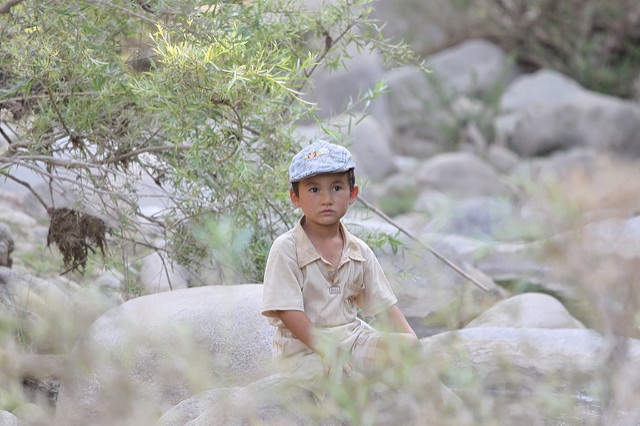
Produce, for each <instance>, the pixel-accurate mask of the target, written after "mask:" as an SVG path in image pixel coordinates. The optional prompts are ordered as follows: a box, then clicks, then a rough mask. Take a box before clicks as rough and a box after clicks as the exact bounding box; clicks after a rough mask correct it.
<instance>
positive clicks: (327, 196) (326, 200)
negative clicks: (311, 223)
mask: <svg viewBox="0 0 640 426" xmlns="http://www.w3.org/2000/svg"><path fill="white" fill-rule="evenodd" d="M332 200H333V196H332V195H331V193H330V192H324V191H323V192H322V195H321V196H320V202H321V203H322V204H331V202H332Z"/></svg>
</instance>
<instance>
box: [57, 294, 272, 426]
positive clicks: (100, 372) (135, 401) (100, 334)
mask: <svg viewBox="0 0 640 426" xmlns="http://www.w3.org/2000/svg"><path fill="white" fill-rule="evenodd" d="M261 304H262V286H261V285H258V284H244V285H234V286H210V287H196V288H189V289H184V290H175V291H170V292H162V293H157V294H153V295H148V296H142V297H139V298H136V299H133V300H130V301H128V302H126V303H123V304H122V305H121V306H119V307H117V308H115V309H112V310H111V311H109V312H107V313H106V314H105V315H103V316H102V317H100V318H99V319H98V320H96V321H95V322H94V323H93V325H92V326H91V328H90V330H89V332H88V333H87V334H86V335H85V336H84V338H83V339H82V340H80V341H79V342H78V344H77V345H76V347H75V348H74V350H73V351H72V352H71V354H70V356H69V366H70V368H69V370H68V371H67V373H66V374H65V375H64V376H63V378H62V383H61V387H60V393H59V397H58V407H57V420H58V422H59V423H60V424H64V425H69V426H71V425H84V424H85V422H86V419H88V418H90V419H92V424H93V425H102V424H104V425H111V424H114V423H118V422H125V421H130V420H131V419H134V418H135V419H138V421H139V422H140V423H142V424H145V423H146V424H149V423H150V422H151V423H153V422H155V421H156V420H157V419H158V418H160V416H161V415H162V413H164V412H166V411H167V410H168V409H170V408H171V407H173V406H175V405H176V404H178V403H179V402H181V401H183V400H185V399H187V398H189V397H191V396H192V395H195V394H198V393H200V392H203V391H205V390H210V389H213V388H218V387H226V386H229V385H243V384H246V383H248V382H251V381H254V380H256V379H258V378H260V377H264V376H265V375H266V374H267V373H266V372H267V371H268V370H269V369H270V360H271V340H272V336H273V328H272V327H271V326H269V325H268V323H267V320H266V318H264V317H263V316H262V315H260V307H261Z"/></svg>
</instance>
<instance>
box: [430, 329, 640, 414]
mask: <svg viewBox="0 0 640 426" xmlns="http://www.w3.org/2000/svg"><path fill="white" fill-rule="evenodd" d="M422 344H423V347H424V349H425V354H424V356H425V359H431V360H432V362H434V363H438V364H439V365H440V366H441V368H443V369H444V370H445V371H448V372H449V374H448V379H447V380H446V384H447V385H448V386H450V387H451V388H452V389H453V390H454V391H455V392H456V393H457V394H458V395H459V396H460V397H461V398H462V399H463V400H464V401H466V402H469V403H470V404H476V405H477V404H490V405H491V406H492V407H493V409H492V411H491V414H490V418H491V419H492V421H494V422H497V424H514V421H515V419H514V418H512V416H513V415H514V414H516V413H519V415H522V416H526V417H530V416H531V415H534V414H535V413H539V414H541V415H542V417H541V418H538V419H537V421H538V422H539V423H537V424H563V422H565V421H570V424H590V423H591V422H593V421H594V419H604V417H603V410H605V411H604V414H605V415H606V416H607V417H608V418H609V420H608V421H607V424H629V425H632V424H637V421H638V419H639V417H638V414H639V413H638V409H637V395H638V394H639V393H640V372H639V370H638V368H637V366H638V363H640V342H639V341H637V340H633V339H624V338H620V339H617V338H615V337H614V336H610V337H609V338H606V337H604V336H602V335H600V334H598V333H596V332H594V331H592V330H586V329H578V328H573V329H543V328H500V327H494V328H492V327H479V328H467V329H464V330H459V331H452V332H446V333H441V334H439V335H436V336H433V337H430V338H427V339H422ZM600 389H608V390H609V391H608V393H607V394H604V395H603V394H601V393H600V392H599V390H600ZM559 401H562V403H561V404H558V402H559ZM472 406H473V405H472ZM526 424H536V423H535V422H534V423H531V419H528V420H527V423H526Z"/></svg>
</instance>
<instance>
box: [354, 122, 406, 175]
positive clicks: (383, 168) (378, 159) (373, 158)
mask: <svg viewBox="0 0 640 426" xmlns="http://www.w3.org/2000/svg"><path fill="white" fill-rule="evenodd" d="M346 139H347V141H348V142H347V146H348V147H349V150H350V151H351V153H352V154H353V160H354V161H355V163H356V173H357V174H356V179H360V180H359V182H364V180H365V179H366V178H370V179H373V180H382V179H384V178H385V177H387V176H389V175H391V174H393V173H394V172H395V171H396V170H397V168H396V164H395V162H394V161H393V160H394V153H393V151H392V150H391V143H390V141H389V137H388V136H387V133H385V132H384V129H383V128H382V126H381V125H380V123H379V122H378V121H377V120H376V119H375V118H374V117H371V116H367V117H362V118H361V120H360V121H359V122H358V123H357V124H355V125H354V126H353V128H351V133H350V134H349V135H348V136H346Z"/></svg>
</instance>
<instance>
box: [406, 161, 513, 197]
mask: <svg viewBox="0 0 640 426" xmlns="http://www.w3.org/2000/svg"><path fill="white" fill-rule="evenodd" d="M416 178H417V180H418V182H419V183H420V184H421V185H422V186H423V187H424V188H426V189H427V190H436V191H440V192H443V193H446V194H448V195H450V196H452V197H455V198H465V197H477V196H482V195H486V196H496V197H502V196H508V195H509V194H510V189H509V187H508V186H507V185H506V184H505V182H504V181H503V180H502V179H501V177H500V175H499V174H498V172H497V171H496V170H495V169H493V168H492V167H491V166H489V165H488V164H487V163H486V162H484V161H483V160H481V159H480V158H478V157H476V156H475V155H473V154H471V153H468V152H451V153H445V154H439V155H437V156H435V157H433V158H431V159H429V160H427V161H425V162H424V163H423V164H422V165H421V166H420V168H419V169H418V171H417V174H416Z"/></svg>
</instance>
